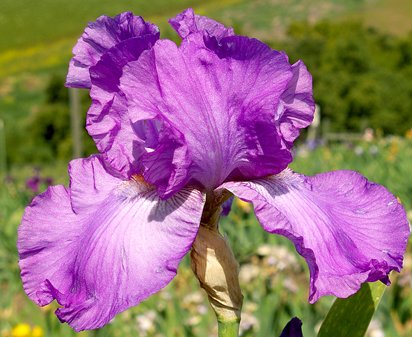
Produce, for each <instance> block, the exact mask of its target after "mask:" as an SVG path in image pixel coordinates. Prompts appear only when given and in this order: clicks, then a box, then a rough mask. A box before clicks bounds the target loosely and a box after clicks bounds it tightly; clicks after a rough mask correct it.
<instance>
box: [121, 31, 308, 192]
mask: <svg viewBox="0 0 412 337" xmlns="http://www.w3.org/2000/svg"><path fill="white" fill-rule="evenodd" d="M299 69H302V67H299ZM305 76H306V77H305V78H302V79H301V78H300V73H299V72H297V71H295V68H293V66H291V65H290V64H289V62H288V60H287V57H286V56H285V54H283V53H279V52H276V51H273V50H271V49H270V48H269V47H268V46H266V45H265V44H263V43H261V42H259V41H257V40H254V39H249V38H246V37H239V36H229V37H226V38H223V39H222V40H221V41H220V43H219V45H216V46H214V47H213V49H211V48H209V47H207V46H206V45H205V43H204V40H203V34H201V33H193V34H190V35H189V36H188V37H187V38H186V39H185V40H184V41H183V42H182V45H181V46H180V47H177V46H176V45H175V44H174V43H172V42H171V41H167V40H161V41H158V42H157V43H156V44H155V46H154V47H153V48H152V49H150V50H148V51H146V52H144V53H142V55H141V57H140V58H139V59H138V60H137V61H134V62H130V63H128V64H127V65H126V66H125V67H124V69H123V76H122V77H121V79H120V83H121V84H120V89H121V90H122V92H123V93H124V94H125V97H126V100H127V102H128V113H129V116H130V119H131V120H132V122H137V121H139V120H145V119H148V118H149V119H150V118H152V119H157V120H161V121H162V122H163V127H164V128H165V130H166V129H168V130H169V132H165V133H166V134H167V135H168V136H170V135H175V139H176V144H179V146H177V147H175V148H174V151H173V154H171V155H170V156H169V158H170V159H169V164H168V165H164V167H165V168H168V170H169V173H168V174H164V176H165V177H168V176H176V174H174V172H175V171H176V170H179V171H180V172H184V174H185V175H186V176H185V175H184V174H183V173H181V174H179V175H178V176H179V180H176V179H174V180H173V181H168V180H166V179H155V177H154V176H153V174H151V176H150V177H149V176H148V173H147V172H148V171H149V170H148V169H147V168H146V170H145V173H144V174H145V177H146V178H147V179H148V180H149V181H151V182H153V183H155V184H156V186H157V187H158V189H159V193H160V194H161V195H163V196H167V195H171V194H173V193H174V192H175V191H176V190H178V189H179V188H180V187H181V186H183V185H184V184H185V183H187V182H188V181H195V182H198V183H199V184H200V185H201V186H202V187H205V188H207V189H213V188H215V187H217V186H218V185H219V184H221V183H222V182H223V181H225V179H227V178H228V177H230V178H231V179H242V178H245V177H248V178H256V177H261V176H265V175H268V174H275V173H279V172H280V171H282V170H283V169H284V168H285V167H286V166H287V165H288V163H290V161H291V160H292V156H291V153H290V146H291V144H290V143H289V141H288V140H287V139H284V138H283V136H282V132H281V131H280V129H281V125H282V123H283V121H284V120H285V119H287V115H288V111H289V110H287V109H285V108H282V109H283V110H282V112H281V113H279V109H280V105H283V104H284V103H283V102H281V101H282V97H288V99H289V101H292V103H291V104H292V105H293V106H295V104H294V103H293V101H294V97H293V94H292V97H289V96H290V94H291V93H292V91H293V90H294V88H297V87H299V86H297V85H296V83H297V82H298V83H299V84H302V83H303V82H304V83H305V84H304V86H305V88H308V87H311V79H310V76H309V75H308V73H307V72H306V73H305ZM302 85H303V84H302ZM312 108H313V107H312ZM312 108H310V109H309V110H310V111H308V110H306V111H305V112H303V113H302V115H303V116H304V119H309V120H310V119H311V116H312V115H313V109H312ZM311 109H312V110H311ZM306 115H308V116H309V117H308V116H306ZM150 116H152V117H150ZM303 124H305V123H303ZM295 125H296V128H299V127H300V126H299V125H298V123H296V124H295ZM170 130H172V131H170ZM287 138H288V139H289V138H290V137H289V134H288V135H287ZM165 141H167V142H170V138H167V137H166V138H165ZM162 143H163V142H162V139H160V140H159V145H158V146H159V147H158V148H154V151H153V153H151V154H150V156H159V157H162V158H163V157H164V156H162V154H161V153H160V152H161V149H162V147H161V146H162ZM176 151H178V152H176ZM176 153H181V154H180V155H179V156H180V157H181V158H183V160H182V161H181V163H182V164H180V162H179V161H177V160H175V159H176ZM182 154H184V155H182Z"/></svg>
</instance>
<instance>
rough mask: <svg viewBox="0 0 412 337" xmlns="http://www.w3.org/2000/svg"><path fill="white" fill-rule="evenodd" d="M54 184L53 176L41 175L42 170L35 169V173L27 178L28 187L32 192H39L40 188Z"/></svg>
mask: <svg viewBox="0 0 412 337" xmlns="http://www.w3.org/2000/svg"><path fill="white" fill-rule="evenodd" d="M52 184H53V179H52V178H51V177H41V175H40V170H39V169H35V170H34V175H33V176H31V177H30V178H28V179H27V180H26V188H27V189H28V190H29V192H30V193H31V194H37V193H39V191H40V188H41V187H42V188H45V187H48V186H50V185H52Z"/></svg>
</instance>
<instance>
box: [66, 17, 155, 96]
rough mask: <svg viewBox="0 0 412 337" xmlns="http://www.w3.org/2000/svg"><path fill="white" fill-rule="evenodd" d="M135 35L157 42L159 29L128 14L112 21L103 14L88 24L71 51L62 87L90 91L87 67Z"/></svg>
mask: <svg viewBox="0 0 412 337" xmlns="http://www.w3.org/2000/svg"><path fill="white" fill-rule="evenodd" d="M138 36H152V37H153V38H155V39H156V40H157V39H158V38H159V29H158V28H157V27H156V26H155V25H153V24H150V23H146V22H145V21H144V20H143V19H142V18H141V17H140V16H134V15H133V14H132V13H130V12H125V13H122V14H119V15H117V16H116V17H114V18H111V17H108V16H104V15H103V16H101V17H99V18H98V19H97V20H96V21H95V22H91V23H89V25H88V26H87V28H86V29H85V31H84V33H83V35H82V36H81V37H80V39H79V40H78V41H77V44H76V45H75V47H74V48H73V54H74V57H73V58H72V59H71V61H70V65H69V72H68V74H67V79H66V86H68V87H73V88H90V86H91V82H90V75H89V68H90V67H91V66H93V65H95V64H96V63H97V62H98V61H99V60H100V58H101V57H102V55H104V54H105V53H106V52H107V51H108V50H109V49H111V48H112V47H114V46H116V45H117V44H118V43H119V42H121V41H124V40H128V39H130V38H134V37H138Z"/></svg>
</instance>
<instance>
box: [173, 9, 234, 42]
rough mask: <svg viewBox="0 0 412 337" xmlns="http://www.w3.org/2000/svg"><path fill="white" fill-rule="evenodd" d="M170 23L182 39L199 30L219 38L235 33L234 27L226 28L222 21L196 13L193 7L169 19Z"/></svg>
mask: <svg viewBox="0 0 412 337" xmlns="http://www.w3.org/2000/svg"><path fill="white" fill-rule="evenodd" d="M169 23H170V25H171V26H172V27H173V29H174V30H175V31H176V32H177V33H178V34H179V36H180V37H181V38H182V39H184V38H186V37H187V36H189V35H190V34H193V33H198V32H204V33H206V34H207V35H208V36H209V37H215V38H216V39H218V40H220V39H222V38H224V37H226V36H232V35H235V33H234V31H233V28H231V27H229V28H226V27H225V26H224V25H223V24H221V23H220V22H217V21H215V20H213V19H210V18H208V17H206V16H201V15H196V14H195V13H194V11H193V9H192V8H188V9H186V10H184V11H183V12H182V13H180V14H178V15H176V17H174V18H173V19H170V20H169Z"/></svg>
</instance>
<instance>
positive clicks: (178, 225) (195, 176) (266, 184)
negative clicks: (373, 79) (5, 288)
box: [18, 9, 409, 331]
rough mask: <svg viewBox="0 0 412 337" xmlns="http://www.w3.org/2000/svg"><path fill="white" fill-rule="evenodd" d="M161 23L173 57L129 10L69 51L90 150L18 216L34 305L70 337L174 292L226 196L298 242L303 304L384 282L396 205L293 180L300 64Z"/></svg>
mask: <svg viewBox="0 0 412 337" xmlns="http://www.w3.org/2000/svg"><path fill="white" fill-rule="evenodd" d="M170 23H171V25H172V27H173V28H174V29H175V30H176V31H177V32H178V34H179V35H180V37H181V38H182V42H181V44H180V46H177V45H176V44H175V43H173V42H172V41H169V40H165V39H163V40H162V39H159V31H158V28H157V27H156V26H154V25H152V24H149V23H146V22H145V21H143V19H142V18H141V17H137V16H133V15H132V14H131V13H123V14H120V15H118V16H116V17H115V18H109V17H106V16H102V17H100V18H99V19H98V20H97V21H96V22H93V23H90V24H89V26H88V27H87V28H86V30H85V32H84V34H83V36H82V37H81V38H80V39H79V41H78V43H77V45H76V46H75V48H74V57H73V59H72V61H71V63H70V68H69V73H68V76H67V85H68V86H70V87H81V88H89V89H90V95H91V98H92V105H91V107H90V109H89V111H88V114H87V122H86V124H87V130H88V132H89V134H90V135H91V136H92V138H93V139H94V141H95V143H96V145H97V148H98V150H99V152H100V153H99V154H98V155H94V156H91V157H89V158H87V159H77V160H73V161H72V162H71V163H70V165H69V175H70V187H69V188H66V187H63V186H61V185H59V186H53V187H50V188H49V189H48V190H47V191H46V192H45V193H43V194H41V195H39V196H38V197H36V198H35V199H34V200H33V202H32V203H31V205H30V206H28V207H27V208H26V211H25V214H24V217H23V220H22V224H21V226H20V228H19V238H18V250H19V254H20V267H21V270H22V279H23V284H24V289H25V291H26V293H27V294H28V296H29V297H30V298H31V299H32V300H33V301H34V302H36V303H37V304H38V305H42V306H43V305H46V304H48V303H50V302H51V301H52V300H54V299H56V300H57V301H58V302H59V304H60V305H61V307H60V308H59V309H58V310H57V312H56V313H57V315H58V317H59V318H60V320H61V321H62V322H67V323H69V324H70V325H71V326H72V327H73V328H74V329H75V330H76V331H80V330H84V329H94V328H98V327H101V326H103V325H104V324H106V323H107V322H109V321H110V320H111V319H112V318H113V317H114V316H115V315H116V314H117V313H119V312H121V311H123V310H125V309H127V308H129V307H131V306H134V305H137V304H138V303H140V302H141V301H143V300H144V299H146V298H147V297H148V296H150V295H152V294H153V293H155V292H157V291H159V290H160V289H161V288H163V287H164V286H166V285H167V284H168V283H169V282H170V281H171V280H172V279H173V277H174V276H175V275H176V271H177V267H178V265H179V262H180V261H181V259H182V258H183V256H185V255H186V254H187V253H188V252H189V250H190V249H191V246H192V244H193V242H194V240H195V238H196V235H197V232H198V228H199V225H200V223H201V221H203V220H202V212H204V207H205V203H206V205H207V203H208V202H209V201H210V200H211V199H219V198H222V195H224V194H227V191H230V192H231V193H233V194H234V195H235V196H237V197H239V198H240V199H242V200H244V201H247V202H251V203H252V204H253V205H254V209H255V213H256V216H257V218H258V220H259V222H260V224H261V225H262V227H263V228H264V229H265V230H266V231H268V232H270V233H274V234H280V235H283V236H286V237H287V238H289V239H290V240H292V241H293V243H294V244H295V246H296V250H297V251H298V253H299V254H301V255H302V256H303V257H304V258H305V259H306V261H307V263H308V266H309V270H310V277H311V278H310V292H309V301H310V302H311V303H313V302H315V301H316V300H317V299H318V298H319V297H320V296H324V295H335V296H339V297H347V296H350V295H351V294H353V293H355V292H356V291H357V290H358V289H359V288H360V285H361V284H362V283H363V282H366V281H377V280H381V281H383V282H385V283H389V279H388V274H389V273H390V272H391V271H392V270H396V271H399V270H400V269H401V267H402V259H403V254H404V252H405V249H406V244H407V239H408V236H409V225H408V221H407V219H406V215H405V211H404V209H403V207H402V206H401V205H400V204H399V202H398V201H397V199H396V198H395V197H394V196H393V195H392V194H391V193H389V192H388V191H387V190H386V189H385V188H384V187H382V186H379V185H377V184H374V183H371V182H369V181H368V180H367V179H366V178H364V177H363V176H361V175H360V174H359V173H356V172H352V171H336V172H328V173H322V174H319V175H316V176H314V177H307V176H303V175H301V174H297V173H294V172H292V171H291V170H290V169H288V168H287V166H288V165H289V164H290V163H291V161H292V155H291V149H292V146H293V142H294V140H295V139H296V138H297V137H298V135H299V132H300V129H302V128H305V127H307V126H308V125H309V124H310V123H311V121H312V118H313V113H314V102H313V98H312V80H311V75H310V74H309V72H308V71H307V69H306V67H305V65H304V64H303V62H301V61H298V62H296V63H295V64H290V63H289V60H288V57H287V55H286V54H285V53H283V52H278V51H275V50H272V49H270V48H269V47H268V46H267V45H265V44H264V43H262V42H260V41H258V40H256V39H251V38H248V37H244V36H237V35H235V34H234V32H233V30H232V29H230V28H226V27H224V26H223V25H222V24H220V23H218V22H215V21H213V20H211V19H209V18H206V17H201V16H197V15H194V13H193V11H192V10H190V9H189V10H186V11H185V12H183V13H181V14H179V15H178V16H177V17H176V18H174V19H172V20H170ZM222 200H223V199H222ZM227 206H228V205H227ZM203 215H204V213H203Z"/></svg>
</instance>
